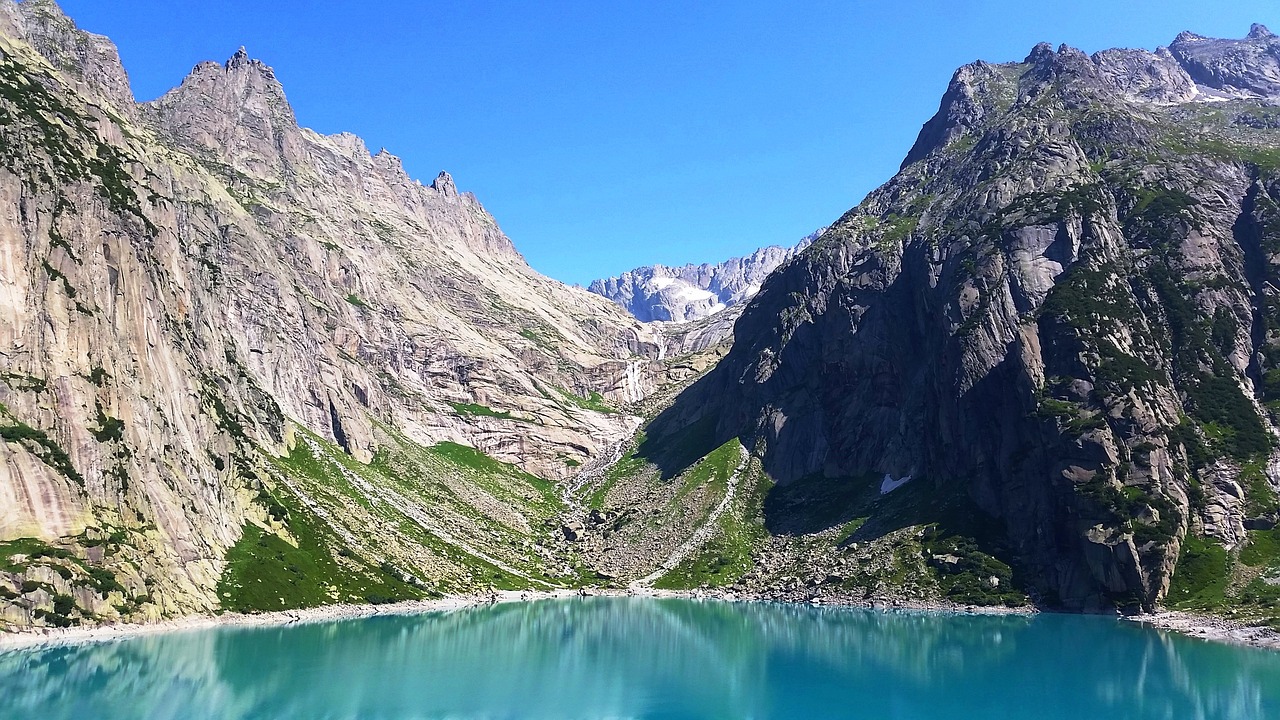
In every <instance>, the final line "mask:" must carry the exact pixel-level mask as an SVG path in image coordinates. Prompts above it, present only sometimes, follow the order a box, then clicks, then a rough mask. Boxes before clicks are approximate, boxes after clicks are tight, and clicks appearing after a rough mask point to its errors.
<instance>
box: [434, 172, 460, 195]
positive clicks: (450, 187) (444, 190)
mask: <svg viewBox="0 0 1280 720" xmlns="http://www.w3.org/2000/svg"><path fill="white" fill-rule="evenodd" d="M431 189H432V190H435V191H436V192H438V193H440V194H441V195H445V196H448V197H457V196H458V187H457V186H456V185H454V184H453V176H452V175H450V174H449V173H447V172H445V171H444V170H441V171H440V174H439V175H437V176H436V179H435V180H433V181H432V183H431Z"/></svg>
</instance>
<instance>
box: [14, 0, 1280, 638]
mask: <svg viewBox="0 0 1280 720" xmlns="http://www.w3.org/2000/svg"><path fill="white" fill-rule="evenodd" d="M1278 105H1280V38H1277V37H1276V36H1275V35H1273V34H1272V33H1271V32H1270V31H1268V30H1267V29H1266V28H1264V27H1262V26H1254V27H1253V28H1252V29H1251V31H1250V33H1249V34H1248V36H1247V37H1245V38H1243V39H1240V40H1219V39H1211V38H1205V37H1201V36H1198V35H1194V34H1192V33H1184V34H1182V35H1180V36H1178V38H1176V39H1175V40H1174V41H1173V42H1172V43H1171V44H1170V45H1169V46H1168V47H1167V48H1160V49H1159V50H1157V51H1155V52H1149V51H1145V50H1108V51H1104V52H1100V53H1096V54H1094V55H1086V54H1084V53H1083V52H1080V51H1078V50H1075V49H1073V48H1070V47H1066V46H1062V47H1059V48H1056V49H1055V48H1053V47H1051V46H1049V45H1040V46H1037V47H1035V48H1034V49H1032V51H1031V53H1030V54H1029V55H1028V56H1027V57H1026V58H1025V59H1024V60H1023V61H1021V62H1015V63H1003V64H990V63H986V62H976V63H974V64H971V65H967V66H965V67H963V68H960V69H959V70H958V71H957V72H956V74H955V76H954V78H953V79H952V81H951V83H950V86H949V87H948V88H947V90H946V93H945V95H944V96H943V99H942V102H941V105H940V108H939V110H938V113H937V114H936V115H935V116H934V117H933V118H932V119H931V120H929V121H928V122H927V123H926V124H925V125H924V128H923V129H922V130H921V132H920V136H919V139H918V140H917V142H916V144H915V146H914V147H912V148H911V149H910V150H909V152H908V153H907V156H906V160H905V162H904V163H903V165H902V168H901V171H900V172H899V173H898V174H897V175H896V176H894V177H893V178H892V179H890V180H889V181H888V182H887V183H885V184H884V185H883V186H882V187H880V188H879V189H877V190H876V191H874V192H872V193H871V194H870V195H869V196H868V197H867V198H866V199H865V200H863V201H862V202H861V203H859V204H858V205H857V206H856V207H854V208H853V209H851V210H850V211H849V212H848V213H846V214H845V215H844V216H843V217H841V218H838V219H836V220H835V221H834V222H831V224H830V226H829V227H827V228H825V229H824V230H822V231H820V232H818V233H815V234H814V235H813V236H810V237H808V238H804V239H803V240H801V241H800V242H799V244H798V245H796V246H793V247H789V248H783V247H776V248H766V249H764V250H761V251H760V252H759V253H757V254H755V255H752V256H751V257H748V258H741V259H735V260H732V261H727V262H725V263H721V264H719V265H703V266H689V267H686V268H666V267H662V266H655V267H651V268H640V269H637V270H635V271H632V272H631V273H627V274H625V275H623V276H619V277H617V278H610V279H606V280H601V281H597V283H594V284H593V285H592V291H588V290H586V289H583V288H578V287H571V286H568V285H565V284H563V283H560V282H557V281H555V280H552V279H550V278H547V277H544V276H542V275H540V274H538V273H537V272H536V271H534V270H533V269H531V268H530V267H529V266H528V264H527V263H526V262H525V260H524V258H523V257H522V256H521V255H520V254H519V252H518V251H517V249H516V248H515V246H514V245H513V244H512V242H511V240H510V239H508V238H507V237H506V236H505V235H504V234H503V233H502V231H501V230H500V229H499V227H498V223H497V222H496V221H495V219H494V218H493V217H492V216H490V215H489V214H488V212H486V210H485V209H484V207H483V206H482V205H481V203H480V201H479V200H478V199H477V198H475V197H474V196H472V195H471V194H469V193H466V192H460V191H459V190H458V189H457V187H456V186H455V184H454V182H453V180H452V178H451V177H450V176H449V175H448V174H447V173H441V174H440V175H439V176H438V177H437V178H435V180H434V181H433V182H432V183H430V184H422V183H420V182H418V181H416V180H414V179H412V178H410V177H409V176H408V175H407V174H406V173H405V171H404V169H403V168H402V167H401V164H400V161H399V160H398V159H397V158H396V157H395V156H393V155H391V154H390V153H388V152H386V151H380V152H377V153H370V151H369V150H368V148H366V147H365V145H364V143H363V141H361V140H360V139H359V138H358V137H355V136H353V135H350V134H338V135H322V134H319V133H316V132H313V131H311V130H308V129H306V128H304V127H302V126H300V125H299V122H298V119H297V118H296V117H295V115H294V112H293V110H292V108H291V107H290V105H289V102H288V100H287V98H286V96H285V93H284V89H283V88H282V87H281V85H280V83H279V82H278V81H277V79H276V77H275V74H274V72H273V71H272V69H271V68H270V67H268V66H266V65H264V64H263V63H261V62H259V61H257V60H254V59H253V58H251V57H250V56H249V55H248V53H247V52H245V51H244V50H243V49H242V50H240V51H239V52H237V53H235V54H234V55H233V56H232V57H231V58H230V59H229V60H227V61H226V62H222V63H217V62H205V63H201V64H199V65H197V66H196V67H195V68H194V69H192V71H191V72H190V74H189V75H188V76H187V77H186V78H185V79H184V80H183V81H182V83H181V84H180V85H179V86H178V87H176V88H174V89H173V90H171V91H170V92H168V93H167V94H165V95H163V96H162V97H160V98H158V99H156V100H154V101H151V102H146V103H138V102H136V101H135V100H134V98H133V95H132V93H131V90H130V86H129V81H128V77H127V74H126V73H125V70H124V68H123V67H122V66H121V63H120V60H119V56H118V53H117V52H116V49H115V47H114V46H113V45H112V44H111V42H110V41H109V40H108V39H107V38H104V37H101V36H98V35H94V34H91V33H88V32H85V31H83V30H81V29H79V28H77V27H76V26H75V24H74V22H73V21H72V20H71V19H70V18H68V17H67V16H66V15H65V14H63V13H62V11H61V10H60V9H59V8H58V7H57V5H56V4H55V3H53V2H52V1H51V0H26V1H25V2H20V3H19V2H14V0H0V155H3V163H0V197H2V198H3V202H0V213H2V217H0V277H2V278H3V282H2V283H0V381H2V383H0V438H2V439H3V442H0V629H3V630H8V631H21V630H30V629H35V628H48V627H67V626H73V625H97V624H105V623H117V622H154V621H159V620H163V619H170V618H179V617H184V616H189V615H197V614H215V613H222V612H228V611H231V612H258V611H271V610H286V609H294V608H307V607H317V606H321V605H329V604H336V603H357V604H366V603H367V604H380V603H390V602H396V601H404V600H419V599H428V598H437V597H443V596H446V595H459V594H467V593H476V592H487V591H490V590H555V589H564V588H585V587H598V588H613V589H625V588H628V587H631V588H659V589H671V590H705V591H708V592H717V593H724V594H733V595H735V596H739V597H757V598H773V599H782V600H792V601H818V602H844V603H871V602H886V603H908V604H916V605H930V606H1012V607H1032V606H1034V607H1040V608H1044V609H1060V610H1070V611H1083V612H1115V611H1117V610H1118V611H1123V612H1141V611H1154V610H1157V609H1160V608H1180V609H1186V610H1193V611H1197V612H1208V613H1213V614H1218V615H1222V616H1224V617H1228V618H1231V619H1234V620H1237V621H1241V622H1246V623H1254V624H1263V625H1271V626H1273V627H1280V609H1278V608H1280V529H1277V524H1278V523H1280V453H1278V452H1277V437H1278V436H1277V419H1278V418H1280V295H1278V294H1280V107H1278ZM853 200H856V199H851V202H852V201H853ZM830 221H831V219H830V218H815V219H814V225H813V226H814V227H817V226H819V225H822V224H824V223H827V222H830ZM783 240H787V239H783Z"/></svg>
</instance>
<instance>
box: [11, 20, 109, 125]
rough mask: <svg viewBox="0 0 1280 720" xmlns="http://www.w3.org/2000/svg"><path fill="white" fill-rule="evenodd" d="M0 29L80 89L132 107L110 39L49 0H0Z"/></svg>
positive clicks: (101, 98)
mask: <svg viewBox="0 0 1280 720" xmlns="http://www.w3.org/2000/svg"><path fill="white" fill-rule="evenodd" d="M0 31H3V34H5V35H8V36H10V37H13V38H19V39H22V40H24V41H26V42H27V43H28V44H30V45H31V47H32V48H34V49H35V50H36V52H38V53H39V54H40V55H41V56H43V57H44V58H45V59H46V60H47V61H48V62H49V64H50V65H51V66H53V67H54V69H56V70H58V71H59V72H61V73H63V74H64V75H65V76H67V79H68V80H70V81H71V82H72V83H74V84H75V86H76V90H77V91H78V92H80V93H81V94H83V95H85V96H86V97H90V98H93V99H94V100H96V101H98V102H105V103H107V104H110V105H112V106H113V107H114V109H115V110H116V111H118V112H120V113H124V114H126V115H128V114H131V113H132V110H133V102H134V100H133V91H132V89H131V88H130V86H129V75H128V73H126V72H125V69H124V65H123V64H122V63H121V62H120V53H119V51H118V50H117V49H116V46H115V44H114V43H112V42H111V40H110V39H108V38H106V37H104V36H102V35H96V34H94V33H91V32H86V31H84V30H81V29H79V28H78V27H76V24H75V22H74V21H73V20H72V19H71V18H70V17H68V16H67V15H66V13H64V12H63V11H62V8H61V7H59V5H58V4H57V3H56V2H54V1H53V0H24V1H23V2H17V1H16V0H0Z"/></svg>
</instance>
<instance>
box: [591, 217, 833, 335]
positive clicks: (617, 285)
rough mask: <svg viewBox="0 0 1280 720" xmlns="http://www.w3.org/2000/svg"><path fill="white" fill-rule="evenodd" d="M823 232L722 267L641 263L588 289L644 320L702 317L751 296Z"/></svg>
mask: <svg viewBox="0 0 1280 720" xmlns="http://www.w3.org/2000/svg"><path fill="white" fill-rule="evenodd" d="M824 229H825V228H824ZM821 233H822V231H821V230H819V231H817V232H815V233H813V234H811V235H809V236H807V237H805V238H804V239H802V240H801V241H800V242H799V243H798V244H796V245H795V246H794V247H791V248H783V247H779V246H776V245H775V246H770V247H766V248H761V249H759V250H757V251H755V252H754V253H752V254H751V255H748V256H746V257H740V258H731V259H729V260H726V261H724V262H722V263H720V264H718V265H684V266H681V267H674V268H673V267H666V266H663V265H650V266H647V267H640V268H636V269H634V270H631V271H629V272H625V273H623V274H621V275H618V276H616V277H611V278H606V279H603V280H596V281H594V282H592V283H591V286H590V287H589V288H588V289H589V290H590V291H591V292H593V293H596V294H597V295H603V296H604V297H607V298H609V299H610V300H612V301H614V302H615V303H617V304H619V305H621V306H622V307H624V308H626V310H627V311H628V312H630V313H631V314H632V315H634V316H635V317H636V318H637V319H638V320H641V321H643V322H651V321H655V320H662V321H667V322H689V321H692V320H698V319H701V318H704V317H707V316H709V315H713V314H715V313H718V312H720V311H721V310H724V309H726V308H729V307H732V306H734V305H737V304H739V303H742V302H745V301H747V300H749V299H751V297H752V296H753V295H755V294H756V293H757V292H759V291H760V286H761V284H762V283H763V282H764V279H765V278H766V277H767V276H768V275H769V273H771V272H773V270H774V269H775V268H777V267H778V266H779V265H781V264H783V263H784V262H786V261H788V260H790V259H791V258H792V257H795V255H796V254H797V253H799V252H800V251H802V250H804V249H805V248H806V247H808V246H809V244H810V243H812V242H813V241H814V240H815V239H816V238H817V237H818V235H820V234H821Z"/></svg>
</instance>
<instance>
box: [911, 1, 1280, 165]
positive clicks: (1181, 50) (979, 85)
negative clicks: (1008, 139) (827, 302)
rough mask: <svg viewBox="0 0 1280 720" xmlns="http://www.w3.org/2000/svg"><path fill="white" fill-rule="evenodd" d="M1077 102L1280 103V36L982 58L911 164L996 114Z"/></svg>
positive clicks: (1256, 34)
mask: <svg viewBox="0 0 1280 720" xmlns="http://www.w3.org/2000/svg"><path fill="white" fill-rule="evenodd" d="M1044 93H1050V94H1051V95H1052V96H1054V97H1056V98H1057V100H1058V101H1059V102H1062V103H1065V104H1066V105H1070V106H1084V105H1088V104H1091V103H1092V104H1100V105H1103V106H1107V105H1112V104H1115V103H1128V104H1136V105H1145V106H1152V105H1156V106H1167V105H1174V104H1179V103H1186V102H1218V101H1222V100H1225V99H1232V98H1253V99H1260V100H1265V101H1268V102H1276V101H1280V39H1278V38H1277V37H1276V36H1275V35H1273V34H1272V33H1271V32H1270V31H1269V30H1267V29H1266V28H1265V27H1263V26H1261V25H1254V26H1253V28H1252V29H1251V30H1250V32H1249V35H1248V36H1247V37H1246V38H1244V39H1234V40H1233V39H1216V38H1210V37H1206V36H1203V35H1198V34H1196V33H1192V32H1183V33H1180V34H1179V35H1178V36H1177V38H1175V39H1174V41H1173V42H1172V43H1171V44H1170V45H1169V46H1168V47H1167V48H1164V47H1162V48H1157V49H1156V50H1154V51H1149V50H1141V49H1123V48H1116V49H1110V50H1102V51H1099V52H1096V53H1094V54H1093V55H1086V54H1085V53H1084V52H1082V51H1080V50H1078V49H1076V48H1073V47H1071V46H1069V45H1060V46H1059V47H1058V48H1057V49H1056V50H1055V49H1054V48H1053V46H1052V45H1050V44H1049V43H1047V42H1042V43H1038V44H1037V45H1035V47H1033V48H1032V49H1031V52H1030V53H1028V55H1027V56H1026V58H1025V59H1024V60H1023V62H1022V63H1001V64H992V63H987V62H982V61H978V62H974V63H970V64H968V65H965V66H963V67H961V68H959V69H958V70H957V71H956V73H955V74H954V75H953V76H952V79H951V82H950V84H949V85H948V88H947V91H946V93H945V94H944V95H943V98H942V102H941V103H940V105H939V109H938V112H937V113H936V114H935V115H934V116H933V118H931V119H930V120H929V121H928V122H927V123H925V125H924V127H923V128H922V129H921V131H920V135H919V137H918V138H917V141H916V144H915V145H914V146H913V147H912V149H911V151H910V152H909V153H908V154H907V157H906V159H905V160H904V162H903V167H904V168H905V167H906V166H908V165H911V164H912V163H915V162H917V161H919V160H921V159H923V158H925V157H926V156H928V155H930V154H931V153H933V152H935V151H937V150H939V149H941V148H945V147H947V146H948V145H950V144H951V143H952V142H954V141H955V140H957V139H959V138H960V137H963V136H964V135H966V134H967V133H969V132H970V131H971V130H973V129H974V128H977V127H980V126H983V125H984V124H985V123H986V122H987V121H989V120H990V119H992V118H993V117H997V116H1000V115H1002V114H1005V113H1009V112H1011V111H1014V110H1017V109H1018V108H1020V107H1025V106H1028V105H1032V104H1036V103H1039V102H1041V101H1042V98H1043V97H1044Z"/></svg>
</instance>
